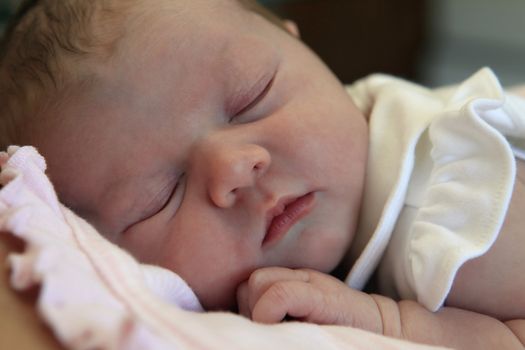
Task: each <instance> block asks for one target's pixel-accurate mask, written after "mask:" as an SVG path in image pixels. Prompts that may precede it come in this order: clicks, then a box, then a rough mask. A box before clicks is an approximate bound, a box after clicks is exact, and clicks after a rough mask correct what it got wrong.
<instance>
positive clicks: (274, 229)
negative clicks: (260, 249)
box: [262, 192, 315, 246]
mask: <svg viewBox="0 0 525 350" xmlns="http://www.w3.org/2000/svg"><path fill="white" fill-rule="evenodd" d="M314 200H315V195H314V192H309V193H307V194H305V195H303V196H300V197H287V198H283V199H281V200H279V202H278V203H277V205H276V206H275V207H273V208H272V209H270V210H269V211H268V214H267V220H266V234H265V236H264V239H263V241H262V246H268V245H270V244H272V245H273V244H275V243H277V242H278V241H280V240H281V239H282V238H283V237H284V236H285V235H286V233H287V232H288V231H289V230H290V228H291V227H292V226H293V225H295V224H296V223H297V222H298V221H299V220H300V219H301V218H303V217H304V216H306V215H308V213H310V211H311V210H312V208H313V207H314Z"/></svg>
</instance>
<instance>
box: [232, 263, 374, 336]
mask: <svg viewBox="0 0 525 350" xmlns="http://www.w3.org/2000/svg"><path fill="white" fill-rule="evenodd" d="M237 303H238V306H239V312H240V313H241V314H242V315H244V316H246V317H248V318H251V319H252V320H254V321H257V322H261V323H277V322H281V321H282V320H283V319H284V318H285V317H286V316H290V317H293V318H294V319H297V320H300V321H306V322H312V323H317V324H334V325H349V326H353V327H358V328H361V329H366V330H369V331H373V332H378V333H383V321H382V317H381V310H380V308H379V306H378V304H377V301H376V299H375V297H374V296H371V295H368V294H365V293H362V292H359V291H356V290H353V289H351V288H350V287H348V286H347V285H345V284H344V283H343V282H341V281H339V280H338V279H336V278H334V277H332V276H329V275H327V274H324V273H321V272H317V271H313V270H307V269H300V270H291V269H287V268H281V267H269V268H262V269H259V270H256V271H254V272H253V273H252V274H251V276H250V278H249V279H248V280H247V281H246V282H244V283H242V284H241V285H240V286H239V288H238V289H237Z"/></svg>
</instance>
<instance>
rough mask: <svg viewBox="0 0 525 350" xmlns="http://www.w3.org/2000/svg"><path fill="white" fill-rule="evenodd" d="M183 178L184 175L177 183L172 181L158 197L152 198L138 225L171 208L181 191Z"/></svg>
mask: <svg viewBox="0 0 525 350" xmlns="http://www.w3.org/2000/svg"><path fill="white" fill-rule="evenodd" d="M183 176H184V174H183V175H181V176H179V177H178V178H177V181H176V182H175V183H173V182H171V181H170V182H169V183H168V184H167V185H166V186H165V187H163V188H162V190H160V191H159V192H158V194H157V195H155V196H154V197H153V198H152V200H151V201H150V202H149V204H148V205H147V206H146V208H145V210H144V211H143V215H141V216H140V219H139V220H138V221H137V223H139V222H143V221H146V220H148V219H150V218H152V217H154V216H155V215H157V214H159V213H161V212H162V211H164V209H166V207H168V206H169V204H170V203H171V202H172V200H173V198H174V197H175V196H176V194H177V193H178V192H180V191H181V189H180V187H181V179H182V177H183Z"/></svg>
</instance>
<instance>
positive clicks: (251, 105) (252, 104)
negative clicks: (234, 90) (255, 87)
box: [234, 77, 274, 118]
mask: <svg viewBox="0 0 525 350" xmlns="http://www.w3.org/2000/svg"><path fill="white" fill-rule="evenodd" d="M273 81H274V77H272V79H270V80H269V81H268V83H267V84H266V86H265V87H264V89H263V90H262V91H261V92H260V93H259V95H257V96H256V97H255V98H254V99H253V100H251V102H250V103H248V105H246V106H244V107H242V108H241V110H240V111H239V112H237V113H236V114H235V115H234V118H235V117H237V116H239V115H242V114H244V113H245V112H247V111H249V110H250V109H252V108H254V107H255V106H256V105H257V104H258V103H259V102H261V101H262V100H263V99H264V98H265V97H266V95H268V92H269V91H270V89H271V88H272V85H273Z"/></svg>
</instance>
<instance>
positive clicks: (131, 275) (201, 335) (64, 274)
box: [0, 147, 434, 349]
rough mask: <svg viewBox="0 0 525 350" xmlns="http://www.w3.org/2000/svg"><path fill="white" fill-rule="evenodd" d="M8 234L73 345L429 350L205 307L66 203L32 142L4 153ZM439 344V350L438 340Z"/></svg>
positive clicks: (19, 278) (44, 304) (0, 158)
mask: <svg viewBox="0 0 525 350" xmlns="http://www.w3.org/2000/svg"><path fill="white" fill-rule="evenodd" d="M0 165H1V166H2V171H1V173H0V184H2V186H3V188H2V189H1V190H0V232H4V231H5V232H8V233H11V234H13V235H16V236H18V237H20V238H21V239H22V240H24V241H25V242H26V243H27V244H26V250H25V252H24V253H23V254H19V255H15V254H13V255H11V256H10V257H9V263H10V266H11V269H12V275H11V284H12V286H13V287H14V288H16V289H18V290H24V289H27V288H30V287H32V286H34V285H37V284H38V285H41V288H40V295H39V299H38V311H39V313H40V315H41V317H42V318H43V319H44V321H45V322H47V323H48V324H49V326H50V327H51V329H52V330H53V332H54V334H55V336H56V337H57V339H58V340H59V341H60V342H61V343H62V344H64V346H65V347H68V348H72V349H93V348H97V349H98V348H100V349H178V348H180V349H236V348H238V349H271V348H286V349H431V347H427V346H422V345H417V344H412V343H407V342H402V341H399V340H395V339H391V338H387V337H383V336H379V335H375V334H372V333H368V332H364V331H360V330H357V329H353V328H348V327H336V326H317V325H312V324H305V323H298V322H287V323H282V324H278V325H273V326H268V325H261V324H256V323H253V322H251V321H249V320H247V319H245V318H242V317H240V316H238V315H234V314H231V313H218V312H215V313H205V312H202V308H201V306H200V304H199V302H198V300H197V298H196V297H195V295H194V294H193V292H192V291H191V289H190V288H189V287H188V286H187V284H186V283H185V282H184V281H183V280H182V279H181V278H180V277H178V276H177V275H176V274H174V273H173V272H171V271H168V270H166V269H162V268H159V267H154V266H149V265H143V264H139V263H138V262H137V261H136V260H135V259H133V257H131V256H130V255H129V254H127V253H126V252H124V251H123V250H121V249H120V248H118V247H117V246H115V245H113V244H112V243H110V242H109V241H107V240H106V239H104V238H103V237H102V236H101V235H100V234H99V233H98V232H97V231H96V230H95V229H94V228H93V227H91V226H90V225H89V224H88V223H87V222H86V221H84V220H82V219H81V218H80V217H78V216H76V215H75V214H74V213H73V212H71V211H70V210H69V209H67V208H66V207H64V206H63V205H61V204H60V202H59V201H58V199H57V196H56V194H55V192H54V190H53V186H52V185H51V183H50V182H49V180H48V178H47V177H46V175H45V167H46V166H45V161H44V159H43V158H42V157H41V156H40V155H39V154H38V152H37V151H36V150H35V149H34V148H32V147H21V148H19V147H10V148H9V150H8V152H7V153H4V152H2V153H0ZM432 349H434V348H432Z"/></svg>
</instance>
